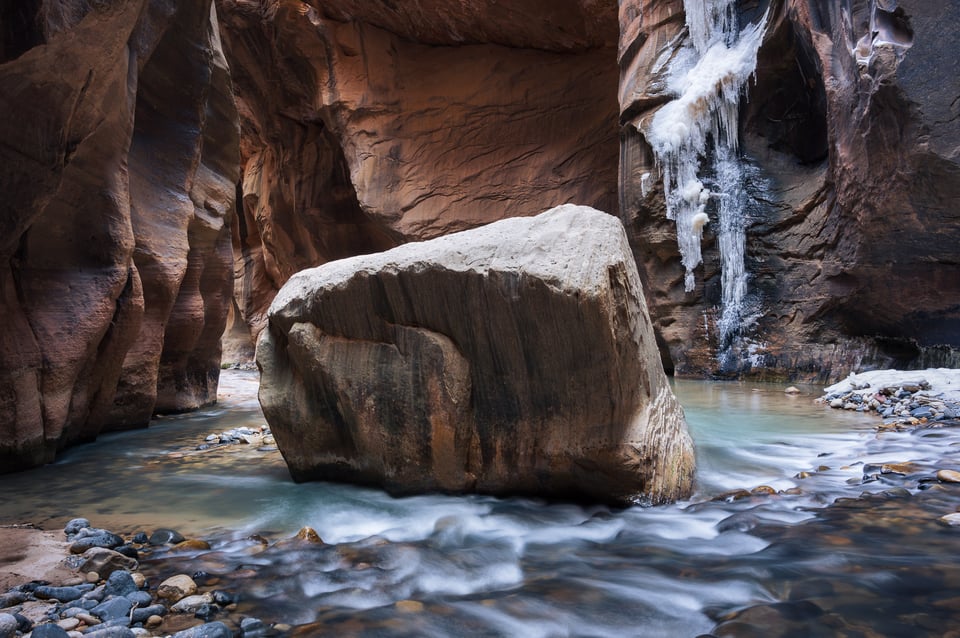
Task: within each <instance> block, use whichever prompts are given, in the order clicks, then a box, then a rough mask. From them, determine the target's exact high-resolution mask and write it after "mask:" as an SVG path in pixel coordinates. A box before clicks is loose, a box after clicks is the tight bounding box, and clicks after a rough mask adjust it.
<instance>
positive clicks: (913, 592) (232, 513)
mask: <svg viewBox="0 0 960 638" xmlns="http://www.w3.org/2000/svg"><path fill="white" fill-rule="evenodd" d="M256 384H257V375H256V373H253V372H243V371H226V372H225V373H224V375H223V380H222V383H221V386H222V387H221V400H220V402H219V404H218V405H217V406H216V407H214V408H211V409H207V410H203V411H200V412H196V413H192V414H186V415H176V416H167V417H160V418H158V419H157V420H156V421H155V423H153V424H152V425H151V427H150V428H149V429H147V430H140V431H135V432H120V433H111V434H107V435H104V436H101V437H100V438H99V439H98V440H97V441H96V442H95V443H91V444H86V445H81V446H77V447H75V448H72V449H70V450H67V451H66V452H65V453H63V454H62V456H61V457H60V459H59V460H58V461H57V462H56V463H54V464H52V465H49V466H46V467H43V468H38V469H35V470H31V471H28V472H22V473H18V474H13V475H6V476H3V477H2V478H0V523H2V524H9V523H26V522H31V523H34V524H36V525H39V526H40V527H43V528H45V529H58V528H60V527H62V525H63V523H64V522H65V521H66V520H68V519H69V518H72V517H75V516H84V517H87V518H89V519H90V520H91V522H92V523H93V524H94V525H95V526H98V527H106V528H109V529H113V530H115V531H118V532H123V533H128V534H132V533H134V532H136V531H139V530H146V531H150V530H152V529H156V528H158V527H170V528H174V529H177V530H179V531H180V532H182V533H183V534H184V535H186V536H192V537H200V538H203V539H206V540H207V541H208V542H210V543H211V545H212V548H211V549H210V550H207V551H192V552H186V553H178V554H162V553H158V554H155V555H153V556H151V557H148V558H147V560H146V561H144V562H145V566H144V569H145V570H146V571H148V572H149V573H153V574H154V576H155V577H157V578H160V577H163V576H165V575H168V574H171V573H175V572H177V571H183V572H186V573H191V574H192V573H195V572H200V573H201V576H199V577H200V578H202V579H203V578H205V579H206V580H207V582H208V584H213V583H215V584H216V586H217V587H220V588H223V589H227V590H229V591H232V592H235V593H237V594H238V595H239V597H240V599H241V602H240V606H239V608H238V612H237V613H238V614H242V615H251V616H257V617H259V618H262V619H263V620H265V621H268V622H271V623H277V622H282V623H286V624H289V625H291V626H292V629H291V633H292V634H293V635H298V636H325V635H329V636H443V637H447V636H525V637H526V636H529V637H544V638H546V637H552V636H584V637H586V636H604V637H607V636H643V637H652V636H664V637H671V638H675V637H681V638H682V637H688V636H689V637H691V638H693V637H695V636H698V635H702V634H713V635H716V636H765V637H767V636H804V637H809V636H911V637H912V636H924V635H931V636H933V635H936V636H946V635H952V634H950V633H949V632H950V631H956V630H958V629H960V530H958V529H954V528H949V527H947V526H945V525H943V524H941V523H940V522H939V521H938V519H939V517H940V516H943V515H944V514H948V513H951V512H954V511H957V509H958V507H960V486H954V485H950V484H940V483H939V482H937V481H936V480H935V478H934V475H935V472H936V471H937V470H938V469H960V460H958V450H960V429H958V428H937V429H923V430H915V431H913V432H900V433H898V432H884V433H882V434H879V433H878V432H877V431H876V429H875V426H876V425H877V422H876V421H875V420H874V418H873V417H870V416H865V415H862V414H851V413H847V412H842V411H837V410H829V409H827V408H824V407H823V406H822V405H819V404H815V403H814V402H813V398H814V397H815V396H816V395H817V392H818V390H817V389H815V388H811V389H809V391H807V392H805V393H803V394H801V395H797V396H790V395H786V394H784V392H783V387H782V386H775V385H757V384H749V383H716V382H696V381H677V382H676V383H675V391H676V393H677V396H678V397H679V399H680V401H681V403H682V404H683V406H684V409H685V411H686V415H687V420H688V423H689V425H690V429H691V433H692V435H693V437H694V441H695V443H696V446H697V455H698V474H697V488H696V493H695V495H694V496H693V497H692V498H691V499H690V500H689V501H686V502H683V503H678V504H675V505H669V506H660V507H649V508H641V507H636V508H629V509H625V510H614V509H610V508H607V507H599V506H598V507H585V506H581V505H572V504H559V503H545V502H541V501H537V500H531V499H499V498H492V497H481V496H469V497H452V496H439V495H431V496H418V497H411V498H402V499H395V498H391V497H390V496H388V495H386V494H385V493H383V492H381V491H378V490H373V489H368V488H359V487H353V486H348V485H334V484H325V483H310V484H301V485H297V484H294V483H292V482H291V481H290V479H289V477H288V475H287V472H286V468H285V465H284V464H283V460H282V458H281V457H280V455H279V453H278V452H277V451H275V450H270V449H269V448H268V449H262V448H261V449H251V448H250V446H242V445H236V446H229V447H224V448H217V449H213V450H209V451H198V450H197V449H196V448H197V446H198V445H199V444H201V443H202V442H203V441H204V438H205V437H206V436H207V435H208V434H210V433H212V432H221V431H223V430H226V429H230V428H235V427H240V426H252V427H259V426H260V425H263V424H264V421H263V415H262V413H261V412H260V409H259V406H258V404H257V401H256V398H255V392H256ZM304 526H309V527H312V528H314V529H315V530H316V531H317V532H318V533H319V535H320V536H321V537H322V539H323V540H324V543H323V544H311V543H308V542H299V541H294V540H290V539H291V537H293V536H294V535H295V534H296V533H297V531H298V530H299V529H300V528H301V527H304ZM958 635H960V634H958Z"/></svg>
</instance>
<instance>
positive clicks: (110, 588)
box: [103, 570, 137, 597]
mask: <svg viewBox="0 0 960 638" xmlns="http://www.w3.org/2000/svg"><path fill="white" fill-rule="evenodd" d="M136 591H137V584H136V583H135V582H133V577H132V576H131V575H130V572H128V571H125V570H117V571H115V572H113V573H112V574H110V577H109V578H107V582H106V584H105V585H104V588H103V595H104V596H107V597H109V596H127V595H128V594H132V593H134V592H136Z"/></svg>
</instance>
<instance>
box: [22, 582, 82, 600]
mask: <svg viewBox="0 0 960 638" xmlns="http://www.w3.org/2000/svg"><path fill="white" fill-rule="evenodd" d="M33 595H34V596H36V597H37V598H39V599H40V600H51V599H54V600H59V601H60V602H62V603H69V602H71V601H74V600H76V599H78V598H80V597H81V596H83V592H82V591H80V590H79V589H78V588H76V587H50V586H47V585H41V586H40V587H37V588H36V589H35V590H34V591H33Z"/></svg>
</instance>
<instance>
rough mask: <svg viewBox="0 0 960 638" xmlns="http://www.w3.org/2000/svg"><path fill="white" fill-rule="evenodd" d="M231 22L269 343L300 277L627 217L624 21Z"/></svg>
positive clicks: (317, 8) (341, 6) (466, 14)
mask: <svg viewBox="0 0 960 638" xmlns="http://www.w3.org/2000/svg"><path fill="white" fill-rule="evenodd" d="M218 6H219V7H220V9H221V15H223V16H224V22H223V24H224V28H223V32H224V40H225V43H226V46H227V51H228V55H229V57H230V60H231V69H232V73H233V77H234V81H235V84H236V86H237V93H238V98H239V104H240V112H241V119H242V123H243V124H242V130H243V156H244V166H245V171H244V181H243V201H244V207H243V208H244V211H243V214H244V217H245V220H244V224H245V226H244V229H243V230H242V231H241V233H240V234H239V236H238V237H237V238H235V246H236V247H237V248H238V251H237V252H238V265H237V272H238V273H243V274H242V280H241V281H238V284H237V288H236V294H237V295H238V299H237V305H238V307H239V308H240V310H241V313H242V315H243V316H244V317H245V318H246V319H247V321H248V322H249V324H250V325H251V327H252V329H253V332H254V333H257V332H258V331H259V330H260V329H261V328H262V326H263V321H264V312H265V310H266V307H267V305H268V304H269V302H270V300H271V299H272V298H273V296H274V295H275V294H276V290H277V289H279V287H280V286H281V285H282V284H283V283H284V282H285V281H286V280H287V278H289V277H290V276H291V275H292V274H293V273H294V272H296V271H297V270H299V269H301V268H304V267H307V266H314V265H318V264H322V263H325V262H327V261H330V260H332V259H337V258H341V257H345V256H349V255H355V254H365V253H370V252H376V251H380V250H384V249H386V248H389V247H391V246H394V245H397V244H399V243H403V242H406V241H412V240H420V239H426V238H431V237H436V236H440V235H444V234H447V233H450V232H455V231H459V230H464V229H467V228H472V227H475V226H478V225H482V224H484V223H487V222H490V221H494V220H496V219H501V218H503V217H510V216H522V215H532V214H536V213H538V212H539V211H541V210H543V209H544V208H546V207H549V206H550V205H555V204H560V203H564V202H568V201H575V202H578V203H584V204H591V205H594V206H597V207H601V208H606V209H609V210H612V209H613V206H614V205H615V198H616V165H615V162H616V157H617V154H616V129H615V118H616V105H615V102H614V100H613V96H614V92H615V87H616V69H615V68H614V67H613V66H612V65H611V64H610V58H611V55H612V50H613V45H614V42H615V40H616V32H617V24H616V15H615V7H614V6H613V5H612V4H607V3H596V4H588V5H584V4H582V3H579V2H564V3H562V5H556V4H555V3H554V4H551V5H550V6H549V7H547V6H546V5H545V4H544V3H542V2H539V1H538V0H524V1H523V2H516V3H510V4H509V5H504V4H502V3H495V2H478V3H466V4H463V3H461V4H459V5H455V4H449V3H445V2H432V1H429V2H413V3H399V4H398V5H397V6H396V7H394V8H390V7H387V6H385V5H379V4H376V3H358V2H351V1H350V0H343V1H339V2H332V3H322V4H321V3H303V4H300V5H299V6H298V7H295V6H294V5H292V4H289V3H282V2H256V3H254V2H237V1H235V0H218ZM544 16H547V17H546V18H545V17H544ZM508 18H509V19H508Z"/></svg>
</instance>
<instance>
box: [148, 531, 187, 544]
mask: <svg viewBox="0 0 960 638" xmlns="http://www.w3.org/2000/svg"><path fill="white" fill-rule="evenodd" d="M183 540H184V539H183V535H181V534H180V532H178V531H176V530H172V529H165V528H160V529H158V530H156V531H155V532H154V533H153V534H151V535H150V544H151V545H167V544H174V545H175V544H177V543H180V542H182V541H183Z"/></svg>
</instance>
